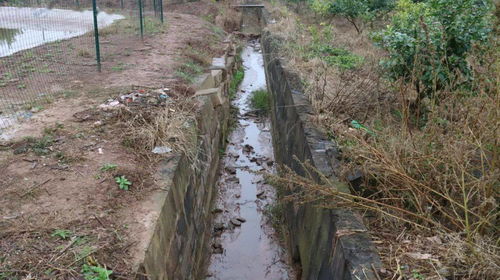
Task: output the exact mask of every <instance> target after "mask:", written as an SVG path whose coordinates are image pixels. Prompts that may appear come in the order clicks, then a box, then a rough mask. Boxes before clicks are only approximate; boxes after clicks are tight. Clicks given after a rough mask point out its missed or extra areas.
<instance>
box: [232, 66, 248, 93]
mask: <svg viewBox="0 0 500 280" xmlns="http://www.w3.org/2000/svg"><path fill="white" fill-rule="evenodd" d="M244 77H245V71H244V70H243V67H241V66H240V67H239V68H238V70H237V71H236V73H234V76H233V79H232V80H231V83H230V84H229V98H230V99H234V98H235V97H236V92H237V91H238V86H239V85H240V84H241V82H242V81H243V78H244Z"/></svg>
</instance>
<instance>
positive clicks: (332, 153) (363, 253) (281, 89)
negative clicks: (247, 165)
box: [260, 10, 381, 280]
mask: <svg viewBox="0 0 500 280" xmlns="http://www.w3.org/2000/svg"><path fill="white" fill-rule="evenodd" d="M260 15H261V16H264V17H266V14H265V10H264V12H261V13H260ZM265 21H266V20H264V22H265ZM261 41H262V46H263V52H264V64H265V71H266V77H267V83H268V89H269V92H270V96H271V97H270V98H271V105H272V112H271V120H272V127H273V130H272V135H273V145H274V153H275V158H276V162H277V163H278V164H280V165H286V166H288V167H290V168H291V169H292V170H293V171H294V172H296V173H297V174H299V175H305V174H306V171H305V170H304V169H303V165H302V164H301V163H300V162H306V161H309V162H310V163H311V164H312V165H313V166H314V167H315V168H316V169H317V170H319V171H320V172H321V173H322V174H324V175H325V176H326V177H328V178H330V179H335V170H336V169H337V167H338V164H339V161H338V158H339V157H340V155H339V152H338V150H337V148H336V146H335V144H334V143H332V142H331V141H329V140H328V138H327V137H326V135H325V134H324V133H322V132H321V131H319V130H318V129H317V128H315V127H314V126H313V125H312V122H311V121H310V120H309V118H310V117H311V116H312V114H313V113H312V109H311V106H310V103H309V102H308V100H307V98H306V96H305V95H304V94H303V89H302V87H301V83H300V78H299V77H297V75H294V74H293V73H292V72H291V71H289V70H288V69H287V68H286V67H285V66H284V61H283V59H282V58H281V55H280V54H282V53H283V52H282V50H281V49H280V45H281V40H280V39H279V38H278V37H275V36H273V35H272V34H271V33H269V32H268V31H265V32H263V34H262V37H261ZM297 159H298V160H297ZM313 176H316V177H315V178H314V179H315V180H316V181H317V182H320V178H319V176H318V175H313ZM334 181H336V180H334ZM336 187H337V188H338V189H339V190H341V191H344V192H349V189H348V188H347V187H346V186H345V185H342V184H339V185H338V186H336ZM289 194H290V193H289ZM283 212H284V216H285V223H286V227H287V228H288V240H287V245H288V247H289V250H290V255H291V257H292V259H293V261H294V262H296V263H298V264H299V265H300V267H301V279H307V280H316V279H325V280H326V279H328V280H332V279H333V280H336V279H346V280H347V279H353V280H354V279H377V275H376V272H375V271H374V269H379V268H380V266H381V264H380V258H379V255H378V253H377V251H376V249H375V247H374V245H373V244H372V242H371V239H370V236H369V235H368V233H367V230H366V227H365V226H364V225H363V222H362V219H361V217H360V216H359V215H357V214H356V213H354V212H353V211H351V210H349V209H340V208H339V209H334V210H328V209H323V208H318V207H317V206H314V205H312V204H300V205H299V204H297V203H294V202H287V203H285V205H284V211H283Z"/></svg>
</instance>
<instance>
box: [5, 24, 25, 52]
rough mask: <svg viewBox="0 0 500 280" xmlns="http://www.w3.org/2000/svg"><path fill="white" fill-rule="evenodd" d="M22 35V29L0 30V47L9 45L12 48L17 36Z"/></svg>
mask: <svg viewBox="0 0 500 280" xmlns="http://www.w3.org/2000/svg"><path fill="white" fill-rule="evenodd" d="M20 33H23V31H22V30H21V29H13V28H0V45H8V46H9V47H10V46H11V45H12V43H13V42H14V38H15V37H16V35H18V34H20Z"/></svg>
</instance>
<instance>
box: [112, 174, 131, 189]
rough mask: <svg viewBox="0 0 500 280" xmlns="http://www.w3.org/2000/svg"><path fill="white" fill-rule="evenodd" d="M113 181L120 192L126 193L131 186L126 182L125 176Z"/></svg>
mask: <svg viewBox="0 0 500 280" xmlns="http://www.w3.org/2000/svg"><path fill="white" fill-rule="evenodd" d="M115 181H116V183H117V184H118V187H119V188H120V190H124V191H128V189H129V186H131V185H132V182H130V181H129V180H127V178H125V176H118V177H116V178H115Z"/></svg>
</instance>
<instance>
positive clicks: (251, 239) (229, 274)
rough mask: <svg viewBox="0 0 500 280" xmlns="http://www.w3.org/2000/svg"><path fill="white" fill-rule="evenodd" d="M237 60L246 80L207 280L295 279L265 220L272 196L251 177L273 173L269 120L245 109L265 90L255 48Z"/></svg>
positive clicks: (254, 45)
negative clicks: (258, 92)
mask: <svg viewBox="0 0 500 280" xmlns="http://www.w3.org/2000/svg"><path fill="white" fill-rule="evenodd" d="M241 57H242V60H243V67H244V69H245V78H244V80H243V82H242V83H241V85H240V89H239V91H238V93H237V98H236V100H235V101H234V102H233V105H234V106H235V107H236V108H238V113H237V118H238V119H237V125H236V127H235V129H234V131H233V132H232V133H231V135H230V137H229V144H228V147H227V149H226V153H225V158H224V160H223V162H224V169H223V170H222V172H221V173H222V174H221V177H220V179H219V182H218V184H217V189H218V198H217V200H216V203H215V210H214V212H215V213H216V218H215V226H214V237H213V243H212V250H213V254H212V257H211V263H210V267H209V269H208V278H207V279H221V280H222V279H274V280H277V279H294V278H293V277H292V275H293V273H292V271H291V270H290V268H289V266H287V264H286V261H287V259H288V258H287V257H286V254H285V252H284V250H283V249H282V248H281V247H280V244H279V242H278V241H277V240H276V235H275V234H274V231H273V228H272V226H271V224H270V222H269V221H268V219H267V218H266V217H265V216H264V213H265V210H266V209H268V208H269V206H270V205H271V204H272V203H273V200H274V199H275V191H274V189H273V187H271V186H269V185H267V184H265V183H264V178H263V177H262V175H259V174H258V173H256V172H258V171H265V172H273V170H274V159H273V150H272V141H271V124H270V120H269V118H264V117H258V116H257V115H256V113H255V112H253V111H252V109H251V108H249V103H250V102H249V99H250V96H251V94H252V92H253V91H254V90H259V89H264V90H265V89H266V88H267V85H266V77H265V73H264V64H263V63H264V62H263V59H262V53H261V50H260V44H259V42H258V41H250V42H249V43H248V45H247V46H246V47H245V48H244V50H243V52H242V54H241Z"/></svg>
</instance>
